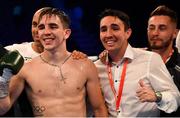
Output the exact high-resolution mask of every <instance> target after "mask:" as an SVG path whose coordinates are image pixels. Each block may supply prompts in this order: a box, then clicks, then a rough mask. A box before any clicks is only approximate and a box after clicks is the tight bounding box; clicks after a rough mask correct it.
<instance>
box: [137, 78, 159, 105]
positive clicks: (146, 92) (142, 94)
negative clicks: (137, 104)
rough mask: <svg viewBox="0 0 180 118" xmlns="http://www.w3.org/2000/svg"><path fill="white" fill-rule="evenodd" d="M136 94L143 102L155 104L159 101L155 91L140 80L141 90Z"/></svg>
mask: <svg viewBox="0 0 180 118" xmlns="http://www.w3.org/2000/svg"><path fill="white" fill-rule="evenodd" d="M136 94H137V97H138V98H139V100H140V101H141V102H155V101H156V99H157V98H156V95H155V92H154V90H153V89H152V88H150V87H148V86H147V85H145V83H144V81H143V80H139V88H138V89H137V91H136Z"/></svg>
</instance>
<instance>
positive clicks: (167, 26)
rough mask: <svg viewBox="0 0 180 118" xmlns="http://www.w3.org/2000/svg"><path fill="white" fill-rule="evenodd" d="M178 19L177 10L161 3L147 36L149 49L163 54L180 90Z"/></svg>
mask: <svg viewBox="0 0 180 118" xmlns="http://www.w3.org/2000/svg"><path fill="white" fill-rule="evenodd" d="M177 21H178V20H177V15H176V12H175V11H173V10H172V9H170V8H168V7H167V6H165V5H160V6H158V7H157V8H156V9H154V10H153V11H152V12H151V13H150V17H149V20H148V27H147V36H148V42H149V49H148V50H150V51H153V52H156V53H158V54H159V55H160V56H161V58H162V59H163V61H164V63H165V64H166V67H167V69H168V71H169V73H170V74H171V76H172V79H173V81H174V83H175V84H176V86H177V88H178V89H179V90H180V54H179V53H178V49H177V47H175V44H174V42H175V39H176V36H177V32H178V30H177ZM177 40H178V37H177ZM179 113H180V108H178V110H177V111H176V112H173V113H171V114H168V113H165V112H163V111H162V112H161V116H162V117H164V116H169V117H178V116H180V115H179Z"/></svg>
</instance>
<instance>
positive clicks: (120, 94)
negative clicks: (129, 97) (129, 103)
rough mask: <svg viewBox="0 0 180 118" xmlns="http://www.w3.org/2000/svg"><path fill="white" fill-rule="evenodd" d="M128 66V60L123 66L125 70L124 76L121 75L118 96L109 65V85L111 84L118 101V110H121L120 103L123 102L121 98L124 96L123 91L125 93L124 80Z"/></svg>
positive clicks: (108, 65) (123, 71)
mask: <svg viewBox="0 0 180 118" xmlns="http://www.w3.org/2000/svg"><path fill="white" fill-rule="evenodd" d="M127 64H128V60H127V59H126V60H125V61H124V64H123V70H122V74H121V78H120V79H121V80H120V84H119V93H118V95H117V93H116V91H115V88H114V81H113V78H112V71H111V65H110V64H107V70H108V79H109V83H110V86H111V89H112V92H113V93H114V97H115V100H116V110H118V109H119V106H120V102H121V96H122V91H123V86H124V79H125V76H126V68H127Z"/></svg>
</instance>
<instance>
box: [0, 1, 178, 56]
mask: <svg viewBox="0 0 180 118" xmlns="http://www.w3.org/2000/svg"><path fill="white" fill-rule="evenodd" d="M99 4H100V5H99ZM162 4H164V5H166V6H168V7H170V8H171V9H173V10H175V11H176V12H177V14H178V18H179V17H180V16H179V15H180V5H178V0H1V1H0V43H1V44H2V45H4V46H6V45H11V44H13V43H22V42H27V41H28V42H29V41H32V37H31V21H32V16H33V14H34V13H35V11H36V10H37V9H39V8H41V7H45V6H51V7H57V8H59V9H62V10H64V11H65V12H66V13H67V14H68V15H69V16H70V18H71V22H72V24H71V28H72V35H71V37H70V38H69V39H68V50H69V51H72V50H74V49H76V50H79V51H82V52H84V53H86V54H88V55H89V56H92V55H98V54H99V53H100V52H101V51H102V50H103V46H102V45H101V42H100V39H99V21H98V20H99V19H98V15H99V13H100V12H101V11H102V10H104V9H106V8H114V9H119V10H122V11H124V12H126V13H127V14H128V15H129V16H130V20H131V27H132V30H133V34H132V36H131V38H130V39H129V42H130V44H131V45H132V46H135V47H146V46H147V37H146V28H147V21H148V17H149V14H150V12H151V11H152V10H154V9H155V8H156V7H157V6H158V5H162ZM179 19H180V18H179ZM178 28H180V27H179V24H178Z"/></svg>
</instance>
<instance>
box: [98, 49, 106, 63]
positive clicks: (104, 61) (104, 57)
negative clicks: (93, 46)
mask: <svg viewBox="0 0 180 118" xmlns="http://www.w3.org/2000/svg"><path fill="white" fill-rule="evenodd" d="M107 56H108V51H107V50H104V51H103V52H101V53H100V54H99V58H100V60H101V62H102V63H104V64H106V63H107V62H106V61H107V60H106V59H107Z"/></svg>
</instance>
